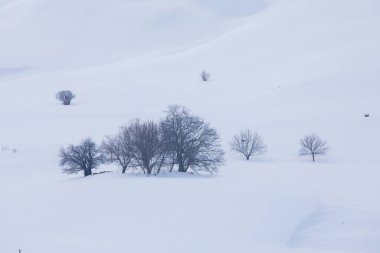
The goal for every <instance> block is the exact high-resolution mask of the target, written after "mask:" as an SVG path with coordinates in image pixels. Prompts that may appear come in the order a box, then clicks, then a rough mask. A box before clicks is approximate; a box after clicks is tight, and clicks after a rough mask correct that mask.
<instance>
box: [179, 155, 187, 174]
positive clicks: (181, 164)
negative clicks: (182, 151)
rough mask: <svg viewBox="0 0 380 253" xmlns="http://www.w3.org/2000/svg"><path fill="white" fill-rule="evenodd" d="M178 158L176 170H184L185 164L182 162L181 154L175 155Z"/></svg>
mask: <svg viewBox="0 0 380 253" xmlns="http://www.w3.org/2000/svg"><path fill="white" fill-rule="evenodd" d="M177 160H178V172H186V169H185V165H184V164H183V160H182V156H181V155H177Z"/></svg>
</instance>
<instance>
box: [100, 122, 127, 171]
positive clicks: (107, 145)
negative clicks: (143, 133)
mask: <svg viewBox="0 0 380 253" xmlns="http://www.w3.org/2000/svg"><path fill="white" fill-rule="evenodd" d="M101 149H102V151H103V154H104V156H105V159H106V161H107V162H110V163H116V164H118V165H119V166H120V167H121V169H122V173H125V172H126V170H127V169H128V167H129V166H130V165H131V162H132V142H131V139H130V135H129V134H128V130H127V129H126V128H123V129H122V130H121V131H120V132H119V133H118V134H117V135H116V136H113V137H106V138H105V140H104V141H103V143H102V146H101Z"/></svg>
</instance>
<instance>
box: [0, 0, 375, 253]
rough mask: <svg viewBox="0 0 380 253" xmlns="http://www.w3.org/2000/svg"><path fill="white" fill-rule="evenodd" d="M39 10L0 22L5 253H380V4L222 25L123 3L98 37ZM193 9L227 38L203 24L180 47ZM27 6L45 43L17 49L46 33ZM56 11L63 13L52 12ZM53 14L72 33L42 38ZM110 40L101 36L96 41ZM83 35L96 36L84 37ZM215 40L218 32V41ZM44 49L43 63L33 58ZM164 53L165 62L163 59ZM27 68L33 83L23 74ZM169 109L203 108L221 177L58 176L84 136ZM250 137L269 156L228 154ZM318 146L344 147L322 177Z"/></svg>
mask: <svg viewBox="0 0 380 253" xmlns="http://www.w3.org/2000/svg"><path fill="white" fill-rule="evenodd" d="M34 2H35V4H33V2H32V1H30V2H29V1H28V2H26V1H25V2H24V1H19V2H10V1H5V2H4V3H6V4H7V5H6V6H7V10H6V11H4V9H2V12H1V11H0V13H1V14H0V17H2V19H0V20H6V21H7V22H6V23H3V22H1V24H2V26H1V25H0V38H6V39H5V40H4V41H5V42H4V43H5V45H7V49H11V50H4V47H2V49H0V50H2V51H0V52H1V54H2V55H5V57H2V59H1V64H2V66H3V69H4V70H3V72H4V73H6V72H13V74H12V75H8V77H7V78H5V79H3V81H2V82H1V83H0V87H1V90H2V91H3V94H6V96H3V98H2V99H1V100H0V115H1V116H2V117H1V118H2V124H1V126H0V129H1V130H0V142H1V143H0V145H1V146H7V147H9V149H8V150H5V151H2V152H0V200H1V208H0V224H1V226H0V238H2V239H1V240H2V241H1V242H0V252H1V253H2V252H14V251H15V250H17V249H18V248H22V249H23V250H24V251H25V252H52V251H54V252H108V251H112V252H178V251H181V252H281V253H283V252H305V253H310V252H313V253H316V252H328V253H331V252H334V253H337V252H339V253H341V252H357V253H363V252H364V253H377V252H378V249H379V247H380V245H379V241H380V240H379V239H380V201H379V198H378V195H379V193H380V186H379V184H378V178H379V174H380V172H379V169H378V167H379V166H378V164H379V162H380V158H378V156H377V153H378V145H379V144H380V132H379V126H380V120H379V117H378V115H379V114H380V111H379V110H380V109H379V108H380V107H379V96H380V89H379V87H378V83H379V81H380V76H379V73H380V71H379V70H380V64H379V59H380V50H379V45H380V30H379V29H378V27H379V25H380V4H379V3H378V1H375V0H363V1H355V0H349V1H347V0H346V1H343V0H334V1H327V0H319V1H317V0H310V1H302V0H279V1H275V2H272V3H271V4H270V5H269V6H267V7H266V8H264V9H262V8H261V7H260V8H259V7H258V9H260V10H261V11H260V12H259V13H256V14H255V15H251V16H247V17H244V18H240V17H238V18H236V17H233V18H232V17H228V18H226V17H223V18H221V17H220V14H219V15H218V14H215V16H214V17H210V16H209V15H210V13H208V12H207V11H206V10H207V9H205V8H210V7H209V6H210V5H208V7H204V6H203V7H202V6H199V5H198V4H199V3H198V4H196V2H190V1H188V2H177V1H155V3H156V4H155V7H157V8H158V10H157V9H156V8H155V9H154V10H153V9H151V8H148V7H150V6H151V4H152V3H153V2H152V1H127V2H124V3H123V4H121V5H120V1H116V0H113V1H111V2H110V3H109V5H107V6H108V7H107V8H106V10H107V11H106V13H107V14H106V13H104V12H103V11H104V8H103V7H102V8H100V9H101V10H102V11H101V12H100V13H99V12H97V11H96V10H97V9H96V8H95V7H96V4H94V8H95V9H89V11H88V15H90V16H92V17H91V19H90V20H93V21H96V23H94V24H93V25H94V26H92V25H89V23H88V20H87V19H86V18H84V16H83V13H82V12H79V11H78V13H77V14H76V16H74V18H73V19H72V20H71V21H70V22H68V21H67V20H66V19H65V18H66V16H65V9H67V8H69V9H70V8H72V6H75V5H76V4H75V3H77V2H74V1H67V2H62V1H61V2H53V1H47V0H46V1H42V0H34ZM1 3H2V4H3V2H1ZM81 3H82V4H83V5H85V2H81ZM96 3H98V4H99V5H101V4H102V3H103V2H101V1H96ZM208 3H209V4H212V2H211V1H210V2H208ZM124 4H125V5H129V4H132V5H136V6H138V8H137V7H136V9H133V11H131V14H130V15H131V16H128V15H126V16H128V19H130V20H133V21H136V23H133V25H132V24H131V29H132V30H129V31H131V34H133V35H134V36H132V37H133V38H135V39H136V41H135V42H133V43H131V44H130V45H132V46H131V48H132V49H131V48H129V47H125V46H124V45H125V44H126V43H120V42H122V41H123V40H121V39H120V40H119V39H114V38H115V37H113V35H114V34H118V32H115V31H119V30H120V29H122V27H121V26H120V25H119V23H118V22H117V20H118V17H119V18H120V17H123V18H124V14H125V13H124V10H125V9H123V8H121V6H124ZM17 5H23V7H22V8H21V7H20V8H19V7H17ZM189 5H190V6H197V10H198V11H197V12H196V13H197V14H199V12H200V13H203V14H202V15H205V16H206V17H207V18H210V19H212V20H213V22H215V25H214V24H213V23H212V22H211V23H210V24H209V23H208V22H206V21H204V20H202V19H198V17H199V16H191V17H189V18H188V21H187V22H189V23H188V24H189V25H190V26H193V25H194V26H193V27H196V28H198V27H200V26H202V25H199V24H204V22H206V23H207V25H204V27H202V28H204V30H203V31H204V32H203V33H202V32H200V31H199V30H198V29H195V31H194V30H191V29H190V30H188V29H186V31H182V32H183V33H187V32H188V36H189V37H186V36H185V35H184V34H182V33H181V34H178V33H177V31H178V29H179V30H182V29H181V28H178V29H177V28H176V26H177V25H178V20H177V19H174V20H172V18H173V16H172V15H168V14H167V10H169V9H170V10H172V11H173V12H172V13H176V14H178V13H181V14H178V16H177V15H174V16H175V17H177V18H179V20H182V18H183V17H184V16H185V17H186V15H184V14H182V13H183V12H180V11H179V9H182V10H183V9H184V8H185V9H186V10H188V7H189ZM3 6H5V5H3ZM26 6H29V7H30V8H31V9H33V11H30V12H28V13H29V14H28V15H31V16H29V20H28V22H27V23H28V24H30V25H31V26H32V25H36V26H37V27H39V29H41V30H40V33H39V34H38V33H37V34H35V35H36V36H33V37H31V39H30V43H23V44H26V45H27V47H26V48H23V50H25V51H19V49H20V48H21V47H19V46H18V45H17V44H13V42H14V41H13V40H11V39H10V38H11V36H9V34H8V33H6V32H5V31H13V30H14V31H15V32H14V33H15V38H18V36H20V37H23V38H25V37H24V36H25V34H26V31H28V30H33V31H36V30H35V29H31V28H30V29H29V28H28V27H27V26H25V24H26V23H23V22H22V20H21V19H20V15H21V16H23V15H22V14H21V12H24V11H25V12H26V11H29V9H28V8H26ZM46 6H51V7H49V8H52V9H50V10H49V8H48V9H45V10H44V11H41V10H42V9H40V8H47V7H46ZM211 6H212V5H211ZM63 7H65V8H63ZM78 7H81V4H79V6H78ZM12 9H13V11H14V13H11V12H10V10H12ZM84 9H86V8H84V7H83V8H78V9H76V10H84ZM98 10H99V9H98ZM202 10H203V11H202ZM150 11H154V12H155V13H156V14H157V15H158V16H160V15H161V14H163V13H166V15H168V16H167V17H170V18H169V20H168V19H166V21H165V22H167V25H168V27H169V28H165V25H164V24H163V23H161V22H158V23H157V22H153V23H150V24H156V25H157V27H156V28H149V29H147V28H146V27H145V26H144V25H142V23H144V22H145V21H146V17H149V19H150V18H152V15H153V14H152V15H151V13H150ZM137 13H138V14H141V13H144V15H141V16H139V17H136V16H137ZM191 13H192V14H191V15H193V14H194V12H191ZM56 14H61V15H62V16H57V17H56ZM33 15H34V16H33ZM50 15H51V16H50ZM202 15H201V16H202ZM49 16H50V17H54V19H53V20H55V19H56V20H60V22H62V23H61V28H60V29H56V30H54V31H53V30H50V29H51V28H52V27H53V26H48V27H49V29H48V30H44V29H46V27H44V26H43V25H41V24H42V23H44V20H46V19H50V17H49ZM153 16H154V17H157V16H155V15H153ZM205 16H202V17H205ZM227 16H228V15H227ZM4 17H5V19H4ZM23 17H24V18H25V16H23ZM109 17H115V19H112V20H113V21H112V22H114V23H112V22H111V21H109V22H111V23H109V24H114V25H113V26H112V27H114V30H113V29H111V30H108V29H107V27H108V26H107V27H105V26H103V27H102V25H103V24H104V23H103V22H102V18H104V19H105V20H109V19H108V18H109ZM187 17H188V16H187ZM194 17H196V18H194ZM141 20H144V21H141ZM227 20H229V21H231V23H228V24H226V23H224V22H225V21H227ZM63 21H65V22H63ZM140 21H141V22H140ZM57 22H58V21H57ZM107 22H108V21H107ZM198 22H199V23H198ZM243 22H244V24H243V25H240V26H239V27H236V28H234V29H232V27H234V26H235V25H236V24H241V23H243ZM90 23H91V24H92V22H90ZM4 24H5V25H4ZM77 24H79V25H78V26H77ZM144 24H146V23H144ZM232 24H233V25H232ZM17 27H20V28H17ZM73 27H79V28H78V30H76V31H75V30H74V31H73V36H71V35H70V33H68V32H65V33H62V34H61V31H65V29H67V30H66V31H71V30H72V28H73ZM91 27H92V28H91ZM98 27H100V28H99V31H101V32H99V33H97V32H96V33H95V32H94V33H91V29H94V28H96V29H97V28H98ZM215 27H220V30H218V31H219V32H218V31H216V30H215V29H216V28H215ZM16 28H17V29H20V30H17V29H16ZM165 29H168V30H167V31H168V33H165V32H162V31H163V30H165ZM37 30H38V29H37ZM82 30H86V31H87V30H88V32H89V34H87V35H86V36H83V37H81V38H80V39H78V36H79V34H81V31H82ZM92 31H93V30H92ZM208 31H215V32H216V33H214V34H213V35H212V36H210V33H209V32H208ZM223 31H225V32H224V33H223V35H218V34H220V33H221V32H223ZM156 32H157V33H156ZM16 34H17V35H16ZM139 34H144V35H141V36H143V38H145V39H146V41H145V40H144V41H145V42H146V43H147V44H144V43H145V42H141V40H139V39H138V38H140V37H139ZM167 34H170V36H173V37H167ZM58 35H59V36H58ZM99 35H102V36H101V37H102V39H101V40H100V41H96V42H95V41H94V38H95V37H92V36H99ZM214 35H215V36H214ZM217 35H218V36H217ZM57 36H58V37H57ZM118 36H121V37H119V38H122V37H123V35H118ZM48 37H52V38H53V39H52V40H55V41H54V43H51V41H50V40H48V39H47V38H48ZM56 38H58V39H56ZM96 38H98V37H96ZM123 38H125V39H126V38H128V39H130V37H129V36H128V37H123ZM168 38H176V39H177V40H176V41H172V40H171V39H168ZM77 39H78V43H73V41H76V40H77ZM160 41H161V42H162V44H161V43H160ZM168 41H170V43H167V42H168ZM200 41H203V42H204V43H200ZM206 41H207V42H206ZM11 42H12V43H11ZM152 42H154V43H152ZM156 42H157V43H156ZM164 42H165V43H164ZM185 42H186V46H185V45H184V43H185ZM7 43H9V44H7ZM20 43H21V41H20ZM97 43H99V44H97ZM103 43H104V44H103ZM113 43H116V44H118V43H120V44H118V45H115V44H113ZM74 44H75V46H73V47H71V46H72V45H74ZM37 45H38V46H37ZM62 45H63V46H62ZM78 45H79V46H78ZM189 45H193V46H192V47H191V48H190V47H189ZM35 48H38V50H41V51H40V52H37V54H34V53H36V51H35V50H32V49H35ZM73 48H75V49H73ZM84 48H86V50H88V51H83V49H84ZM179 48H182V50H180V51H179ZM58 49H59V50H58ZM61 49H62V50H61ZM155 49H159V50H163V51H162V52H161V53H159V54H155V53H152V50H155ZM94 52H97V55H94ZM24 53H25V54H24ZM86 53H88V55H90V56H91V57H87V56H86ZM33 54H34V55H33ZM12 55H15V56H14V57H13V56H12ZM99 55H100V56H99ZM102 55H103V56H102ZM115 55H116V56H115ZM142 55H144V57H141V56H142ZM82 58H83V59H84V60H83V61H81V60H80V59H82ZM74 59H76V60H78V59H79V60H78V62H72V61H74ZM76 60H75V61H76ZM77 63H78V64H77ZM50 65H51V66H54V68H48V67H47V66H50ZM30 66H33V67H32V70H31V71H30V72H28V73H26V74H25V73H24V74H20V73H17V71H15V69H19V68H21V69H22V68H24V67H26V68H27V67H30ZM33 68H38V71H37V70H33ZM52 69H54V70H55V71H51V70H52ZM202 69H207V70H208V71H210V72H211V81H210V82H207V83H204V82H201V81H200V80H199V79H200V78H199V73H200V71H201V70H202ZM0 73H1V72H0ZM60 89H71V90H73V91H74V92H75V93H76V94H77V98H76V99H75V101H74V103H73V105H72V106H70V107H64V106H61V105H60V104H58V103H57V101H55V99H54V94H55V92H56V91H58V90H60ZM169 104H182V105H185V106H187V107H189V108H191V109H192V111H193V112H194V113H196V114H199V115H201V116H202V117H204V118H205V119H207V120H208V121H210V123H211V124H212V125H213V126H215V127H216V128H217V129H218V130H219V132H220V134H221V136H222V138H223V142H224V144H225V148H226V151H228V152H227V162H226V165H225V166H224V167H223V168H222V169H221V172H220V174H219V175H217V176H214V177H205V178H203V177H196V176H187V177H186V176H181V175H171V176H169V175H163V176H160V177H149V178H146V177H142V176H133V175H130V176H124V175H120V174H119V173H117V172H115V173H112V174H103V175H97V176H93V177H89V178H81V177H79V178H78V177H75V178H71V177H67V176H65V175H61V174H60V169H59V168H58V166H57V163H58V158H57V151H58V149H59V147H60V146H61V145H66V144H69V143H76V142H78V141H80V140H81V139H83V138H84V137H87V136H92V137H94V138H95V139H96V140H97V141H101V139H102V138H103V136H104V135H106V134H112V133H114V132H116V131H117V129H118V127H119V126H120V125H122V124H124V123H126V122H128V121H129V120H131V119H134V118H136V117H140V118H142V119H159V118H160V117H161V115H162V112H163V111H164V110H165V109H166V107H167V105H169ZM364 113H369V114H370V117H369V118H364V117H363V114H364ZM246 127H251V128H254V129H256V130H258V131H260V132H261V133H262V134H263V136H264V139H265V142H266V143H267V145H268V147H269V151H268V153H267V154H266V155H265V156H262V157H258V158H256V159H254V160H253V161H252V162H246V161H244V160H243V159H242V158H241V157H240V156H238V155H236V154H234V153H232V152H231V151H229V148H228V143H229V140H230V138H231V136H232V135H233V134H235V133H236V132H238V131H239V130H240V129H241V128H246ZM313 132H315V133H318V134H320V135H321V136H322V137H323V138H325V139H327V140H328V142H329V144H330V146H331V151H330V153H329V155H328V156H326V157H323V158H320V159H319V160H318V162H317V163H315V164H312V163H310V162H309V159H307V158H299V157H298V156H297V150H298V141H299V139H300V138H301V137H302V136H304V135H305V134H309V133H313ZM11 149H16V150H17V151H16V150H15V151H16V152H14V151H12V150H11Z"/></svg>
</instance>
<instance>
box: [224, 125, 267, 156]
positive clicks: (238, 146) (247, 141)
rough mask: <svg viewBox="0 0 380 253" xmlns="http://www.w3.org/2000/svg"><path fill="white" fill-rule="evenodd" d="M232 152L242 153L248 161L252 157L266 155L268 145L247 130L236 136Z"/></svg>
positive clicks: (233, 140)
mask: <svg viewBox="0 0 380 253" xmlns="http://www.w3.org/2000/svg"><path fill="white" fill-rule="evenodd" d="M231 148H232V150H234V151H236V152H239V153H242V154H243V155H244V156H245V158H246V159H247V160H249V159H250V157H251V156H256V155H260V154H263V153H265V151H266V145H265V144H264V142H263V139H262V137H261V136H260V135H259V134H258V133H256V132H254V131H251V130H250V129H246V130H243V131H241V132H240V134H238V135H235V136H234V137H233V139H232V142H231Z"/></svg>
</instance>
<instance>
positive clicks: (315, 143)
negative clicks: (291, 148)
mask: <svg viewBox="0 0 380 253" xmlns="http://www.w3.org/2000/svg"><path fill="white" fill-rule="evenodd" d="M300 145H301V149H300V151H299V154H300V155H302V156H304V155H311V157H312V159H313V162H314V161H315V156H316V155H325V154H326V153H327V151H328V150H329V147H328V146H327V142H326V141H324V140H323V139H321V138H320V137H319V136H318V135H316V134H312V135H308V136H305V137H304V138H303V139H302V140H301V141H300Z"/></svg>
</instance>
